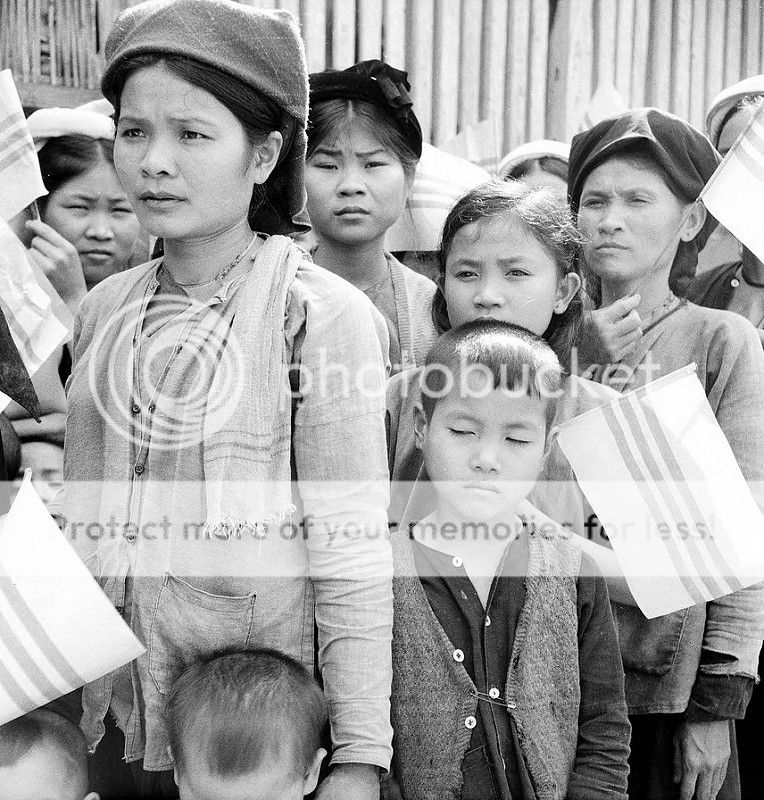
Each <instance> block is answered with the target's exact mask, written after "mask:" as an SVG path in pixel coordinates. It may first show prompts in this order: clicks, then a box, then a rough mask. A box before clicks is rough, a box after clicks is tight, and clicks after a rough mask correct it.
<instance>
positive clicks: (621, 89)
mask: <svg viewBox="0 0 764 800" xmlns="http://www.w3.org/2000/svg"><path fill="white" fill-rule="evenodd" d="M633 52H634V0H619V3H618V23H617V27H616V48H615V88H616V89H617V90H618V94H620V95H621V97H622V98H623V99H624V101H625V102H626V104H627V105H630V104H631V64H632V58H633Z"/></svg>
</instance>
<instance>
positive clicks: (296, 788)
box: [167, 649, 328, 800]
mask: <svg viewBox="0 0 764 800" xmlns="http://www.w3.org/2000/svg"><path fill="white" fill-rule="evenodd" d="M327 719H328V710H327V703H326V700H325V698H324V695H323V692H322V691H321V688H320V687H319V686H318V684H317V683H316V681H315V680H314V679H313V677H312V676H311V675H309V674H308V672H307V671H306V670H305V668H304V667H303V666H302V665H301V664H299V663H297V662H296V661H294V660H293V659H291V658H289V657H288V656H286V655H284V654H283V653H279V652H277V651H275V650H265V649H261V650H252V651H246V652H236V653H225V654H222V655H217V656H213V657H211V658H209V659H206V660H203V661H199V662H197V663H194V664H192V665H191V666H189V667H188V668H187V669H186V670H185V671H184V672H183V673H182V674H181V676H180V677H179V678H178V680H177V681H176V683H175V684H174V686H173V688H172V691H171V693H170V696H169V697H168V701H167V722H168V727H169V733H170V748H171V750H172V754H173V758H174V759H175V780H176V782H177V784H178V788H179V791H180V798H181V800H202V798H203V800H223V799H224V798H225V800H239V798H241V800H270V798H276V797H278V798H279V799H280V800H302V798H303V797H304V796H305V795H306V794H309V793H310V792H312V791H313V789H314V788H315V786H316V783H317V782H318V773H319V768H320V765H321V761H322V760H323V758H324V756H325V755H326V751H325V750H324V749H323V748H322V747H321V739H322V734H323V730H324V727H325V725H326V722H327Z"/></svg>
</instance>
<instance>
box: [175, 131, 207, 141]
mask: <svg viewBox="0 0 764 800" xmlns="http://www.w3.org/2000/svg"><path fill="white" fill-rule="evenodd" d="M181 138H183V139H188V140H190V141H197V140H199V139H208V138H209V137H208V136H205V135H204V134H203V133H199V131H183V134H182V136H181Z"/></svg>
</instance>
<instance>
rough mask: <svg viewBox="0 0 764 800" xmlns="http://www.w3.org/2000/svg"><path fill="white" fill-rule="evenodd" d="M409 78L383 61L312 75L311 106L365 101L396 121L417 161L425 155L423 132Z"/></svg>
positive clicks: (361, 63) (362, 63) (363, 63)
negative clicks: (334, 102) (327, 101)
mask: <svg viewBox="0 0 764 800" xmlns="http://www.w3.org/2000/svg"><path fill="white" fill-rule="evenodd" d="M409 91H411V86H410V85H409V81H408V74H407V73H406V72H404V71H403V70H400V69H395V68H394V67H391V66H390V65H389V64H385V62H384V61H380V60H379V59H376V58H375V59H372V60H371V61H361V62H360V63H358V64H355V65H353V66H352V67H348V69H343V70H334V69H330V70H326V71H325V72H314V73H312V74H311V75H310V105H311V107H312V106H314V105H315V104H316V103H322V102H324V101H325V100H365V101H366V102H367V103H373V104H374V105H376V106H380V107H381V108H382V109H383V110H384V111H385V112H387V114H388V115H389V116H390V117H392V119H393V122H395V124H396V125H397V126H398V128H399V129H400V130H401V132H402V133H403V135H404V136H405V137H406V141H407V142H408V143H409V144H410V145H411V149H412V150H413V151H414V153H415V154H416V157H417V158H420V157H421V155H422V129H421V127H420V126H419V120H418V119H417V118H416V114H414V109H413V103H412V102H411V98H410V97H409Z"/></svg>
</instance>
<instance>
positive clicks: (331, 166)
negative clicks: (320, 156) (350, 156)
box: [310, 161, 337, 169]
mask: <svg viewBox="0 0 764 800" xmlns="http://www.w3.org/2000/svg"><path fill="white" fill-rule="evenodd" d="M310 165H311V166H312V167H316V169H337V165H336V164H332V163H330V162H329V161H311V162H310Z"/></svg>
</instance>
